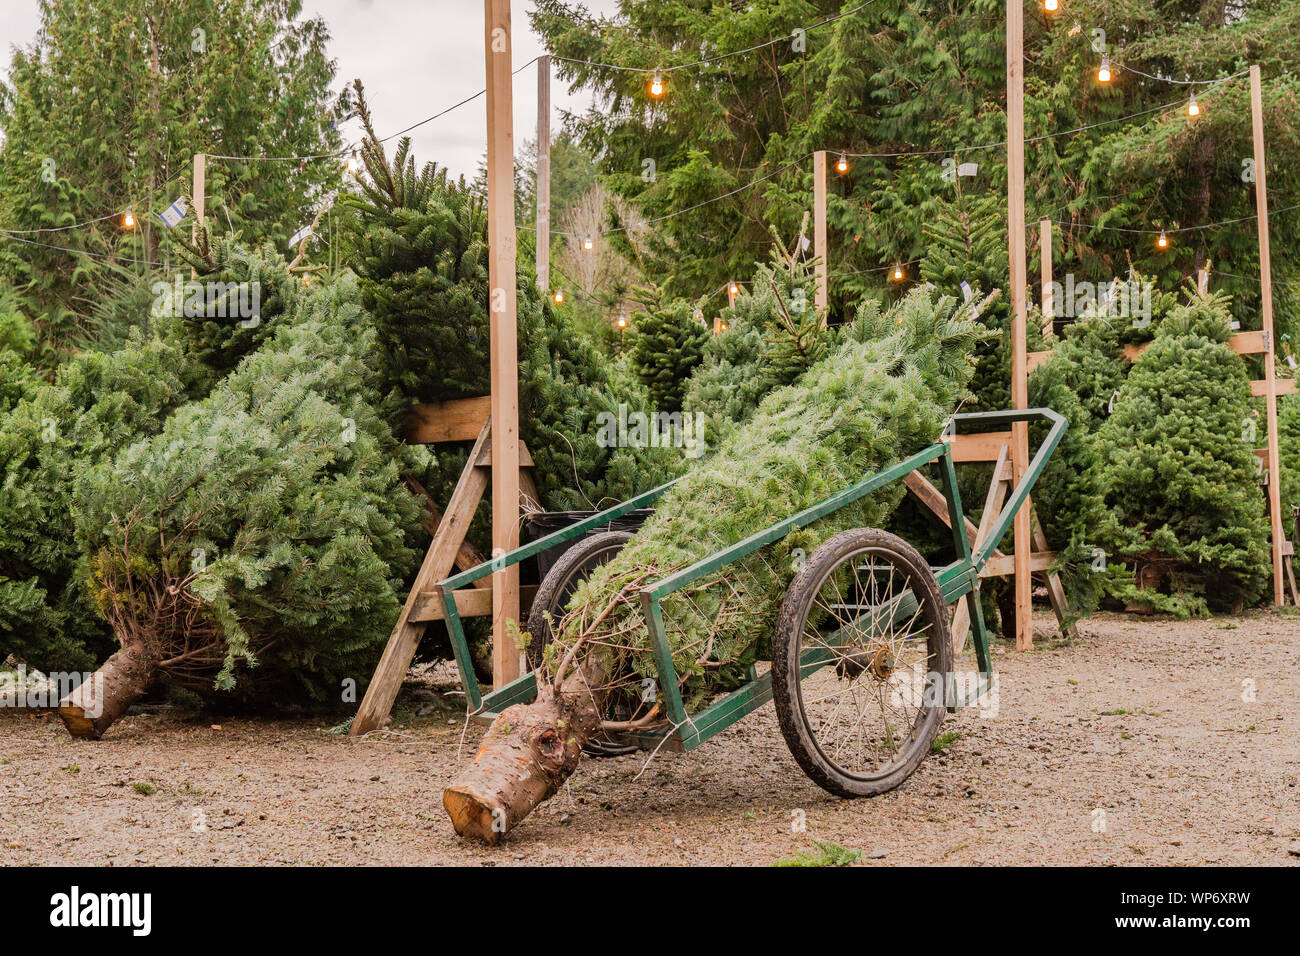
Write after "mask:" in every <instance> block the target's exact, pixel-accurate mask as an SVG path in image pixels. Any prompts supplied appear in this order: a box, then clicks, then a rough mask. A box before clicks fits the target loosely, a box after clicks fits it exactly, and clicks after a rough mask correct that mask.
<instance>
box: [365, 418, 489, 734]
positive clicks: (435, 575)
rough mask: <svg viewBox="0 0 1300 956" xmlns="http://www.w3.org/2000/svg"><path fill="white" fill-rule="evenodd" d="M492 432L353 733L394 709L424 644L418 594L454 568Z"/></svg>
mask: <svg viewBox="0 0 1300 956" xmlns="http://www.w3.org/2000/svg"><path fill="white" fill-rule="evenodd" d="M490 431H491V423H490V422H485V423H484V424H483V429H482V431H480V432H479V436H478V440H477V441H476V442H475V443H474V448H473V450H472V451H471V452H470V459H469V461H468V462H466V464H465V470H464V471H462V472H461V473H460V480H459V481H457V482H456V489H455V490H454V491H453V492H452V493H451V499H450V500H449V501H448V502H447V513H446V514H445V515H443V520H442V522H441V523H440V524H439V525H438V531H437V533H436V534H435V535H434V536H433V541H432V543H430V545H429V550H428V551H427V552H426V553H425V555H424V561H423V563H422V564H421V565H420V570H419V572H418V573H417V574H416V576H415V583H414V584H413V585H412V586H411V593H410V594H408V595H407V596H406V603H405V604H404V605H403V606H402V613H401V614H399V615H398V617H397V623H396V624H395V625H394V626H393V632H392V633H391V634H390V635H389V636H388V644H387V645H386V646H385V647H384V653H383V656H382V657H380V659H379V666H378V667H376V668H375V673H374V676H373V677H372V678H371V679H370V685H369V686H368V687H367V688H366V696H365V697H364V698H363V699H362V701H361V706H360V707H359V708H357V715H356V717H355V718H353V721H352V729H351V730H350V731H349V733H350V735H351V736H353V737H358V736H360V735H361V734H364V733H368V732H370V731H372V730H377V729H379V728H380V727H382V726H383V725H384V723H385V722H386V721H387V720H388V715H389V713H390V712H391V711H392V709H393V701H395V700H396V699H397V692H398V691H399V690H400V689H401V687H402V680H403V678H405V677H406V671H407V669H408V668H410V666H411V659H412V658H413V657H414V656H415V649H416V647H417V646H418V645H419V643H420V635H421V634H423V633H424V625H423V624H422V623H420V622H418V621H413V620H412V619H411V612H412V611H414V610H415V604H416V601H417V600H418V599H419V596H420V595H421V594H422V593H424V592H426V591H428V590H430V589H431V588H432V587H433V586H434V585H435V584H437V583H438V582H439V581H441V580H443V579H444V578H446V577H447V575H448V574H449V573H450V572H451V568H452V565H453V564H454V563H455V561H456V555H457V553H458V552H459V550H460V544H461V542H463V541H464V540H465V533H466V532H467V531H468V530H469V524H470V521H472V520H473V518H474V512H475V511H476V510H477V509H478V504H479V501H481V500H482V498H483V492H484V491H486V490H487V483H488V476H487V472H486V471H485V470H484V469H482V468H477V467H475V465H474V459H475V457H477V455H478V453H479V452H480V451H481V450H482V449H483V447H484V446H485V445H486V444H487V443H488V434H489V432H490Z"/></svg>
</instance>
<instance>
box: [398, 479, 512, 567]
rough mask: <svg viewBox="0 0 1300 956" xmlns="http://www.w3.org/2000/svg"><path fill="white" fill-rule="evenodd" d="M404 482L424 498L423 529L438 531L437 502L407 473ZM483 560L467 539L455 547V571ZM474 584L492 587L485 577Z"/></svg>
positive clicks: (440, 516)
mask: <svg viewBox="0 0 1300 956" xmlns="http://www.w3.org/2000/svg"><path fill="white" fill-rule="evenodd" d="M406 483H407V485H408V486H410V488H411V490H412V491H414V492H415V493H416V494H417V495H419V496H420V497H422V498H423V499H424V510H425V512H426V515H425V517H424V518H423V519H422V521H421V523H422V524H423V525H424V530H426V531H428V532H429V534H430V535H431V536H432V535H436V534H437V533H438V526H439V525H441V524H442V509H441V508H439V507H438V504H437V502H435V501H434V500H433V496H432V495H431V494H429V492H427V491H426V490H425V488H424V485H422V484H420V483H419V482H418V481H416V480H415V479H414V478H412V477H410V476H409V475H408V476H407V477H406ZM484 560H486V559H485V558H484V557H483V555H482V553H481V552H480V551H479V549H478V548H476V547H474V545H472V544H470V543H469V542H468V541H462V542H461V543H460V547H459V548H457V549H456V559H455V566H456V570H457V571H468V570H469V569H470V568H475V567H478V566H479V565H480V564H482V563H483V562H484ZM474 586H475V587H477V588H484V589H486V588H490V587H492V583H491V582H490V581H488V580H487V579H486V578H479V579H478V580H477V581H475V582H474Z"/></svg>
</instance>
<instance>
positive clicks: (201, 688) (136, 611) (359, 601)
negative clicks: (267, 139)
mask: <svg viewBox="0 0 1300 956" xmlns="http://www.w3.org/2000/svg"><path fill="white" fill-rule="evenodd" d="M339 281H340V282H342V284H343V285H344V286H350V283H349V282H347V280H339ZM349 299H350V300H351V305H350V306H348V305H340V300H344V301H346V300H349ZM356 299H357V294H356V290H355V287H351V292H350V293H349V292H347V291H346V290H343V291H341V292H340V291H339V290H333V289H330V288H327V287H325V286H324V284H322V285H318V286H313V288H312V290H311V292H310V294H309V295H307V296H306V297H304V299H303V300H302V301H301V302H300V306H301V308H300V309H299V310H295V314H294V315H292V316H285V317H283V318H282V320H281V323H280V328H278V329H277V331H276V332H275V333H274V335H273V336H272V337H271V338H270V339H269V340H268V342H267V344H266V345H265V346H264V347H263V348H261V349H259V350H258V351H257V352H254V353H253V354H252V355H250V356H249V357H248V358H246V359H244V361H243V362H241V363H240V365H239V366H238V367H237V368H236V369H235V371H234V372H232V373H231V374H230V375H229V376H227V377H226V378H225V379H224V380H222V382H221V383H220V385H219V386H218V387H217V388H216V389H215V390H214V391H213V392H212V393H211V394H210V395H208V397H207V398H205V399H204V400H202V401H200V402H195V403H193V404H190V405H187V406H185V407H183V408H181V409H180V410H178V411H177V412H176V413H175V414H173V415H172V417H171V418H170V419H168V420H167V423H166V426H165V428H164V429H163V430H162V432H161V433H160V434H159V435H157V436H156V437H155V438H152V439H150V440H147V441H142V442H139V443H137V444H135V445H132V446H131V447H130V448H127V449H125V450H123V451H122V452H120V453H119V454H118V455H117V456H116V457H115V458H114V459H113V460H111V461H105V462H103V463H101V464H100V465H99V466H98V467H96V468H94V469H92V470H90V471H89V472H87V473H86V474H85V475H84V476H83V477H82V479H81V480H80V481H79V482H78V485H77V490H76V500H77V502H78V508H77V512H78V513H77V518H78V521H77V526H78V536H79V538H80V540H81V543H82V548H83V551H84V553H85V554H86V555H87V559H86V561H87V565H88V574H89V578H90V587H91V589H92V591H93V594H94V599H95V601H96V604H97V606H98V609H99V611H100V613H101V614H102V615H103V616H104V617H105V618H106V619H107V620H108V621H109V623H110V624H111V625H112V628H113V631H114V633H115V635H116V637H117V639H118V642H119V644H120V646H121V649H120V650H119V651H118V652H117V653H115V654H114V655H113V657H112V658H110V659H109V661H108V662H107V663H106V664H105V665H104V666H103V667H102V668H100V670H99V671H98V673H97V674H96V675H95V678H94V679H92V680H91V681H88V682H87V683H85V684H83V685H82V686H81V687H80V688H78V690H76V691H74V692H73V693H72V694H71V695H69V696H68V697H66V698H65V699H64V700H63V701H62V702H61V705H60V714H61V716H62V717H63V719H64V722H65V723H66V724H67V726H68V729H69V730H70V731H71V732H72V733H73V734H74V735H75V736H80V737H94V738H98V737H100V736H101V735H102V734H103V733H104V731H105V730H107V729H108V727H109V726H111V725H112V723H113V722H114V721H115V720H116V719H117V718H118V717H120V716H121V715H122V714H123V713H124V712H125V710H126V708H127V707H129V706H130V704H131V702H132V701H133V700H134V699H135V698H136V697H137V696H138V695H139V694H140V693H141V692H142V691H143V690H144V689H145V688H146V687H147V686H148V685H149V684H150V683H152V682H153V681H154V680H156V679H159V678H161V679H165V680H166V681H167V682H168V683H170V684H172V685H176V686H180V687H183V688H186V689H189V690H192V691H196V692H199V693H201V694H212V693H214V692H218V691H219V692H225V693H230V692H232V691H234V690H236V688H237V687H238V689H239V690H240V691H241V692H243V693H249V692H250V690H251V688H252V687H253V686H255V687H256V689H257V692H258V693H259V694H260V695H261V696H262V698H263V699H272V698H273V699H277V700H288V699H297V698H301V697H304V696H309V697H314V698H316V699H322V698H328V697H331V696H333V697H335V699H341V696H342V695H341V690H342V689H343V688H344V687H346V684H345V682H346V681H348V680H352V681H355V682H356V683H358V684H359V683H361V682H362V681H363V680H364V678H365V676H366V675H367V674H369V673H370V672H371V669H372V667H373V664H374V661H375V660H376V659H377V657H378V653H379V648H380V645H381V644H382V640H383V635H384V634H385V633H386V632H387V630H388V629H389V627H391V625H392V621H393V619H394V618H395V617H396V615H397V612H398V609H399V607H400V604H401V602H400V599H399V597H398V595H399V594H401V593H402V590H403V588H402V582H403V577H404V575H405V574H406V573H408V571H409V570H410V568H411V566H412V565H413V563H414V559H415V553H414V551H413V550H412V549H411V548H410V547H408V543H409V542H410V541H413V540H415V537H414V536H415V535H416V534H417V533H418V528H419V523H418V518H419V512H418V508H417V505H416V502H415V500H414V499H413V498H412V497H411V495H410V494H409V492H407V490H406V489H405V487H404V486H403V484H402V483H401V480H400V476H399V463H398V461H397V459H396V456H397V454H398V451H399V448H398V445H397V443H396V442H395V441H394V440H393V438H392V436H391V434H390V432H389V430H388V427H387V425H386V424H385V422H384V420H383V415H382V402H381V400H380V396H379V393H378V381H379V379H378V375H377V372H376V364H377V363H375V361H374V357H375V356H374V353H375V336H374V333H373V331H372V330H370V329H368V328H367V327H366V323H365V316H364V313H362V312H361V310H360V308H359V306H358V305H357V304H356Z"/></svg>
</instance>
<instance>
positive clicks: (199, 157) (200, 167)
mask: <svg viewBox="0 0 1300 956" xmlns="http://www.w3.org/2000/svg"><path fill="white" fill-rule="evenodd" d="M207 189H208V154H207V153H195V154H194V187H193V190H192V192H191V194H190V198H191V199H192V200H194V231H193V232H192V233H191V235H192V236H193V237H194V242H195V244H197V243H198V241H199V230H200V229H202V228H203V218H204V213H206V212H207V208H208V204H207V202H206V200H205V198H204V194H205V193H206V192H207ZM196 275H198V270H197V269H191V270H190V278H193V277H194V276H196Z"/></svg>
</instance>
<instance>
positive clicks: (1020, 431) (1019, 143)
mask: <svg viewBox="0 0 1300 956" xmlns="http://www.w3.org/2000/svg"><path fill="white" fill-rule="evenodd" d="M1007 253H1008V264H1009V266H1010V286H1011V316H1012V325H1011V404H1012V406H1013V407H1014V408H1017V409H1021V408H1028V407H1029V372H1028V365H1027V360H1026V352H1027V340H1026V329H1027V325H1028V311H1027V306H1026V302H1025V286H1026V284H1027V282H1028V276H1027V272H1028V269H1027V266H1026V262H1025V255H1026V253H1025V5H1024V0H1007ZM1011 433H1012V435H1013V441H1012V444H1011V464H1012V468H1013V469H1014V471H1015V476H1016V482H1017V483H1019V482H1020V481H1021V480H1022V479H1023V478H1024V475H1025V472H1026V471H1027V470H1028V467H1029V426H1028V424H1027V423H1025V422H1016V423H1014V424H1013V425H1012V426H1011ZM1012 527H1013V532H1014V547H1015V552H1014V553H1015V567H1016V578H1015V600H1016V650H1019V651H1027V650H1030V649H1032V647H1033V643H1034V626H1033V623H1034V622H1033V620H1032V611H1033V581H1032V579H1031V577H1030V566H1029V562H1030V544H1029V539H1030V534H1029V508H1028V506H1024V507H1021V508H1020V510H1018V511H1017V512H1016V516H1015V521H1014V523H1013V526H1012Z"/></svg>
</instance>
